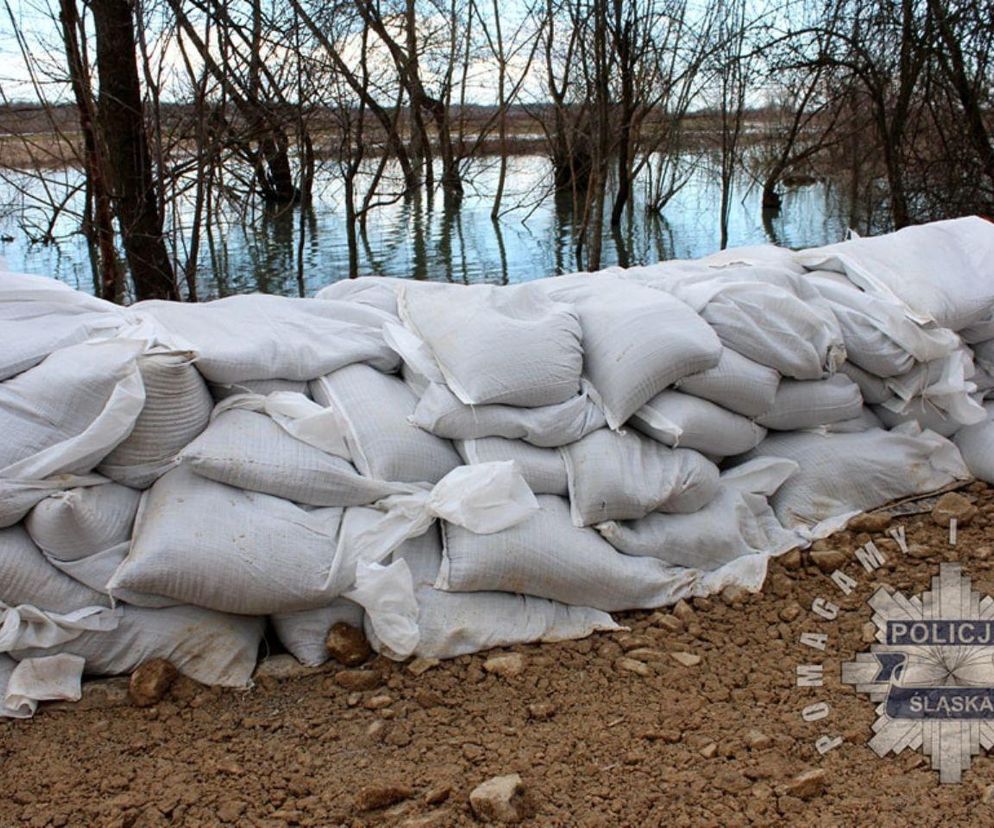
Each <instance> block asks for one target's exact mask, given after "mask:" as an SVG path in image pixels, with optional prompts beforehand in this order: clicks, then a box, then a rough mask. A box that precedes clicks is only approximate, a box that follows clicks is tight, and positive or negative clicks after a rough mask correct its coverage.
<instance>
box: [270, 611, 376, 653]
mask: <svg viewBox="0 0 994 828" xmlns="http://www.w3.org/2000/svg"><path fill="white" fill-rule="evenodd" d="M269 620H270V621H271V622H272V624H273V629H274V630H276V635H277V637H278V638H279V640H280V643H281V644H282V645H283V646H284V647H286V649H287V651H288V652H289V653H290V654H291V655H293V657H294V658H296V659H297V661H299V662H300V663H301V664H306V665H307V666H309V667H319V666H320V665H322V664H324V663H325V662H326V661H327V660H328V659H329V658H330V656H329V654H328V650H327V648H326V647H325V640H326V639H327V638H328V632H329V631H330V630H331V628H332V627H333V626H335V624H339V623H341V624H348V625H349V626H350V627H355V628H356V629H360V630H361V629H362V624H363V609H362V607H360V606H359V605H358V604H357V603H355V602H354V601H350V600H349V599H348V598H336V599H335V600H334V601H332V602H331V603H330V604H329V605H328V606H326V607H318V608H317V609H310V610H300V611H299V612H283V613H277V614H276V615H272V616H270V618H269Z"/></svg>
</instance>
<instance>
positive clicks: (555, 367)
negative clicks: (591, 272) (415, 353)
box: [400, 285, 583, 408]
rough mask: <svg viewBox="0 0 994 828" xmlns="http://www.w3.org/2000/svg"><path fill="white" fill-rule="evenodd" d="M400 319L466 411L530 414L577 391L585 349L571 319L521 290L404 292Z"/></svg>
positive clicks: (567, 310)
mask: <svg viewBox="0 0 994 828" xmlns="http://www.w3.org/2000/svg"><path fill="white" fill-rule="evenodd" d="M400 312H401V316H402V318H403V319H404V322H405V323H406V325H407V326H408V327H409V328H410V329H411V330H412V331H413V332H414V333H416V334H417V335H418V336H420V337H421V339H422V340H423V341H424V342H425V344H426V345H427V346H428V348H429V349H430V351H431V353H432V356H433V357H434V359H435V362H436V363H437V365H438V367H439V368H440V369H441V371H442V374H443V375H444V377H445V380H446V383H447V385H448V386H449V388H450V389H451V390H452V392H453V393H454V394H455V395H456V397H458V398H459V400H460V401H461V402H463V403H465V404H466V405H486V404H488V403H489V404H500V405H512V406H519V407H524V408H534V407H538V406H546V405H555V404H557V403H561V402H565V401H566V400H568V399H569V398H570V397H573V396H575V395H576V394H577V392H578V391H579V388H580V372H581V370H582V367H583V349H582V348H581V346H580V322H579V319H578V318H577V314H576V311H574V310H573V308H571V307H570V306H569V305H568V304H561V303H557V302H553V301H552V300H550V299H548V298H547V297H545V296H543V295H542V294H541V293H539V292H537V291H534V290H529V289H528V286H527V285H525V286H513V287H496V286H494V285H471V286H469V287H462V286H456V285H446V286H443V287H442V288H441V289H439V290H436V291H432V292H430V293H425V292H421V291H413V292H408V291H406V290H404V291H402V292H401V294H400ZM498 355H499V358H495V357H498Z"/></svg>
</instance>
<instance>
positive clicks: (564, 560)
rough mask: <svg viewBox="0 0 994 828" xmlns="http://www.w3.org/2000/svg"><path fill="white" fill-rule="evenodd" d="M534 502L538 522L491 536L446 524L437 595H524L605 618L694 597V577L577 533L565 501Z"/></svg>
mask: <svg viewBox="0 0 994 828" xmlns="http://www.w3.org/2000/svg"><path fill="white" fill-rule="evenodd" d="M538 500H539V503H540V505H541V510H540V511H539V512H538V513H537V514H536V515H534V516H533V517H532V518H530V519H529V520H527V521H525V522H524V523H522V524H519V525H518V526H515V527H513V528H511V529H508V530H506V531H504V532H499V533H497V534H494V535H483V536H481V535H474V534H473V533H471V532H468V531H467V530H465V529H462V528H460V527H456V526H451V525H449V524H443V528H442V536H443V543H444V557H443V560H442V566H441V569H440V570H439V574H438V578H437V580H436V583H435V587H436V588H437V589H444V590H447V591H451V592H479V591H489V590H496V591H499V592H521V593H524V594H527V595H535V596H538V597H541V598H551V599H552V600H554V601H561V602H562V603H564V604H571V605H574V606H591V607H596V608H597V609H601V610H604V611H606V612H615V611H620V610H625V609H636V608H644V609H648V608H651V607H658V606H663V605H665V604H670V603H674V602H675V601H678V600H680V599H681V598H685V597H687V596H689V595H691V594H692V591H693V587H694V583H695V581H696V580H697V578H698V573H696V572H695V571H694V570H689V569H683V568H678V567H671V566H669V565H668V564H666V563H664V562H663V561H660V560H657V559H655V558H645V557H642V558H637V557H633V556H631V555H623V554H622V553H620V552H617V551H616V550H615V549H614V548H613V547H612V546H611V545H610V544H609V543H608V542H607V541H605V540H604V539H603V538H602V537H601V536H600V535H599V534H598V533H597V532H596V531H595V530H593V529H581V528H578V527H576V526H574V525H573V524H572V521H571V519H570V514H569V504H568V503H567V502H566V501H565V500H564V499H563V498H560V497H555V496H552V495H542V496H540V497H539V498H538Z"/></svg>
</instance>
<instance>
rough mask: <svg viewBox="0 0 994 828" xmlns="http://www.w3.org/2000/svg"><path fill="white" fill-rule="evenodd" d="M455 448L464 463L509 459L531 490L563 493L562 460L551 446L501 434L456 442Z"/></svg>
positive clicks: (566, 487) (566, 485) (566, 490)
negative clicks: (506, 437) (533, 443)
mask: <svg viewBox="0 0 994 828" xmlns="http://www.w3.org/2000/svg"><path fill="white" fill-rule="evenodd" d="M456 449H457V450H458V451H459V454H460V456H461V457H462V459H463V460H464V461H465V462H466V463H492V462H500V461H502V460H512V461H513V462H514V464H515V467H516V468H517V469H518V471H519V472H520V473H521V476H522V477H523V478H524V479H525V482H526V483H527V484H528V487H529V488H530V489H531V490H532V491H533V492H534V493H535V494H554V495H561V496H562V497H566V495H567V494H569V483H568V481H567V477H566V462H565V461H564V460H563V456H562V454H561V453H560V452H559V451H558V450H557V449H554V448H539V447H538V446H533V445H531V444H530V443H526V442H524V441H523V440H507V439H505V438H503V437H483V438H481V439H479V440H464V441H461V442H458V443H456Z"/></svg>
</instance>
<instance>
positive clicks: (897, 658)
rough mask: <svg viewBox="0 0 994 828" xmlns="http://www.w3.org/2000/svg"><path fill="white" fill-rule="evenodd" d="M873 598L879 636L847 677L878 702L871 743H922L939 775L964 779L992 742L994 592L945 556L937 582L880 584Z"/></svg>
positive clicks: (848, 667)
mask: <svg viewBox="0 0 994 828" xmlns="http://www.w3.org/2000/svg"><path fill="white" fill-rule="evenodd" d="M869 604H870V606H871V607H872V608H873V611H874V613H873V622H874V623H875V624H876V627H877V635H876V638H877V642H878V643H876V644H873V645H871V647H870V652H869V653H859V654H858V655H857V656H856V660H855V661H849V662H846V663H845V664H843V665H842V681H843V683H845V684H852V685H855V687H856V691H857V692H859V693H866V694H867V695H868V696H869V697H870V700H871V701H875V702H878V703H879V704H878V706H877V714H878V718H877V720H876V722H875V723H874V725H873V731H874V736H873V738H872V739H871V740H870V742H869V744H870V747H871V748H872V749H873V750H874V751H875V752H876V754H877V755H878V756H881V757H882V756H884V755H886V754H887V753H888V752H891V751H892V752H893V753H895V754H897V753H900V752H901V751H902V750H904V749H905V748H912V749H913V750H918V749H921V750H922V752H923V753H924V754H925V755H926V756H928V757H929V758H930V759H931V762H932V767H933V768H934V769H937V770H938V771H939V779H940V781H941V782H959V781H960V780H961V778H962V774H963V771H965V770H967V769H968V768H969V767H970V760H971V757H972V756H976V755H977V754H978V753H980V749H981V748H983V749H984V750H990V748H991V746H992V745H994V599H992V598H991V597H989V596H983V597H982V596H981V595H980V593H978V592H974V591H973V590H972V589H971V588H970V579H969V578H968V577H965V576H964V575H963V574H962V573H961V571H960V567H959V564H942V565H941V567H940V569H939V574H938V575H936V576H935V577H933V578H932V589H931V590H928V591H925V592H923V593H922V594H921V595H920V596H915V597H913V598H906V597H905V596H904V595H902V594H901V593H899V592H892V591H891V590H889V589H888V588H881V589H879V590H877V592H876V593H874V595H873V597H872V598H871V599H870V601H869Z"/></svg>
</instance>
